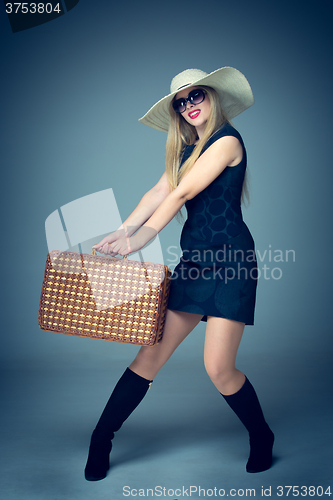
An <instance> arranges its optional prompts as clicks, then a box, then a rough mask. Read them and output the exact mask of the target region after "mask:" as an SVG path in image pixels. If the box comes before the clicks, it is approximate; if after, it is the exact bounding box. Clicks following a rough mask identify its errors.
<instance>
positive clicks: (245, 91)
mask: <svg viewBox="0 0 333 500" xmlns="http://www.w3.org/2000/svg"><path fill="white" fill-rule="evenodd" d="M200 85H206V86H208V87H212V88H213V89H215V90H216V92H217V93H218V95H219V98H220V101H221V105H222V109H223V111H224V112H225V114H226V115H227V117H228V119H229V120H231V119H232V118H235V116H237V115H239V114H240V113H242V112H243V111H245V110H246V109H248V108H249V107H250V106H252V104H253V103H254V98H253V93H252V90H251V87H250V84H249V82H248V81H247V79H246V78H245V76H244V75H243V74H242V73H241V72H240V71H238V70H237V69H235V68H231V67H230V66H225V67H223V68H220V69H217V70H216V71H213V72H212V73H209V74H208V73H205V71H201V70H200V69H186V70H185V71H182V72H181V73H179V74H178V75H176V76H175V77H174V78H173V79H172V81H171V85H170V94H168V95H166V96H165V97H163V99H160V100H159V101H158V102H157V103H156V104H154V106H152V107H151V108H150V110H149V111H148V112H147V113H146V114H145V115H144V116H143V117H142V118H140V119H139V122H140V123H143V124H144V125H147V126H148V127H152V128H155V129H156V130H161V131H162V132H168V130H169V123H170V111H169V109H170V103H171V102H172V100H173V98H174V96H175V95H176V94H177V92H179V91H180V90H183V89H186V88H188V87H197V86H200Z"/></svg>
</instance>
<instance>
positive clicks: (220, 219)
mask: <svg viewBox="0 0 333 500" xmlns="http://www.w3.org/2000/svg"><path fill="white" fill-rule="evenodd" d="M224 136H234V137H236V138H237V139H238V140H239V141H240V143H241V145H242V148H243V158H242V160H241V162H240V163H239V164H238V165H236V166H234V167H226V168H225V169H224V170H223V172H222V173H221V174H220V175H219V176H218V177H217V178H216V179H215V180H214V181H213V182H212V183H211V184H210V185H209V186H207V187H206V188H205V189H204V190H203V191H201V192H200V193H199V194H197V195H196V196H195V197H194V198H192V199H191V200H188V201H187V202H186V203H185V206H186V210H187V215H188V217H187V220H186V222H185V224H184V227H183V230H182V234H181V239H180V246H181V249H182V256H181V258H180V262H179V263H178V265H177V266H176V267H175V269H174V272H173V275H172V277H171V289H170V297H169V304H168V308H169V309H173V310H177V311H186V312H191V313H195V314H202V315H203V318H202V321H207V316H215V317H221V318H228V319H231V320H235V321H240V322H243V323H245V324H248V325H253V323H254V308H255V298H256V287H257V262H256V257H255V249H254V241H253V238H252V236H251V233H250V231H249V230H248V228H247V226H246V224H245V223H244V221H243V216H242V211H241V193H242V186H243V181H244V175H245V170H246V150H245V147H244V143H243V140H242V138H241V136H240V134H239V133H238V132H237V130H236V129H235V128H234V127H232V126H231V125H230V124H225V125H223V126H222V127H221V128H220V129H219V130H218V131H217V132H215V133H214V134H213V135H212V136H211V137H210V139H209V140H208V141H207V143H206V144H205V146H204V148H203V151H202V153H203V152H204V151H206V150H207V149H208V148H209V146H211V145H212V144H213V143H214V142H215V141H217V140H218V139H220V138H221V137H224ZM194 147H195V146H194V145H190V146H186V148H185V150H184V153H183V156H182V161H181V165H182V164H183V163H184V162H185V161H186V160H187V158H189V156H190V155H191V153H192V151H193V149H194ZM202 153H201V154H202ZM203 175H204V172H203Z"/></svg>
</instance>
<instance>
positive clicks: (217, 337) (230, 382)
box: [204, 316, 245, 395]
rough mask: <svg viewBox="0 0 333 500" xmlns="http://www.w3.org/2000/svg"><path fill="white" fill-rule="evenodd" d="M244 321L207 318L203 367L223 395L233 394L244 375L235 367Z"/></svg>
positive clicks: (240, 385)
mask: <svg viewBox="0 0 333 500" xmlns="http://www.w3.org/2000/svg"><path fill="white" fill-rule="evenodd" d="M244 326H245V325H244V323H240V322H239V321H233V320H230V319H225V318H215V317H212V316H209V317H208V318H207V328H206V337H205V353H204V361H205V368H206V371H207V373H208V375H209V376H210V378H211V380H212V382H213V383H214V385H215V386H216V387H217V389H218V390H219V391H220V392H221V393H222V394H224V395H228V394H234V393H235V392H237V391H238V390H239V389H240V388H241V387H242V385H243V383H244V381H245V376H244V374H243V373H242V372H240V371H239V370H237V368H236V356H237V352H238V347H239V344H240V341H241V339H242V335H243V331H244Z"/></svg>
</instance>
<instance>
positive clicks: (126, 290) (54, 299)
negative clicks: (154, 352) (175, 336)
mask: <svg viewBox="0 0 333 500" xmlns="http://www.w3.org/2000/svg"><path fill="white" fill-rule="evenodd" d="M170 276H171V271H170V269H169V268H168V267H167V266H164V265H162V264H152V263H148V262H137V261H132V260H127V259H119V258H112V257H101V256H98V255H89V254H82V253H74V252H68V251H64V252H60V251H52V252H50V253H49V254H48V256H47V261H46V266H45V274H44V280H43V286H42V292H41V298H40V306H39V314H38V323H39V326H40V328H41V329H42V330H47V331H51V332H58V333H65V334H69V335H77V336H81V337H90V338H96V339H103V340H111V341H114V342H124V343H128V344H138V345H154V344H156V343H158V342H159V340H160V339H161V338H162V334H163V328H164V322H165V315H166V309H167V301H168V295H169V288H170V279H169V278H170Z"/></svg>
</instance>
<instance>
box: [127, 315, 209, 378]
mask: <svg viewBox="0 0 333 500" xmlns="http://www.w3.org/2000/svg"><path fill="white" fill-rule="evenodd" d="M201 318H202V315H200V314H192V313H187V312H182V311H173V310H170V309H168V310H167V314H166V319H165V327H164V332H163V338H162V340H161V341H160V342H159V344H157V345H154V346H143V347H141V348H140V350H139V352H138V354H137V356H136V358H135V359H134V361H133V362H132V363H131V365H130V366H129V368H130V369H131V370H132V371H134V372H135V373H137V374H138V375H140V376H141V377H143V378H146V379H147V380H153V379H154V378H155V376H156V374H157V373H158V372H159V370H160V369H161V368H162V366H163V365H164V364H165V363H166V362H167V361H168V359H169V358H170V356H171V355H172V353H173V352H174V351H175V350H176V349H177V347H178V346H179V344H181V342H182V341H183V340H184V339H185V338H186V337H187V335H188V334H189V333H190V332H191V331H192V330H193V328H194V327H195V326H196V325H197V324H198V323H199V321H200V320H201Z"/></svg>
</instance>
